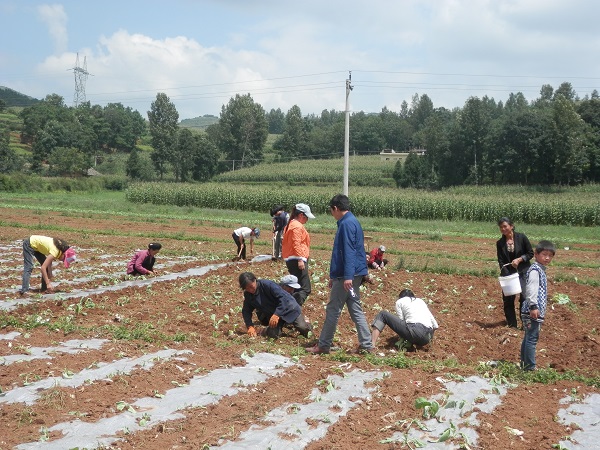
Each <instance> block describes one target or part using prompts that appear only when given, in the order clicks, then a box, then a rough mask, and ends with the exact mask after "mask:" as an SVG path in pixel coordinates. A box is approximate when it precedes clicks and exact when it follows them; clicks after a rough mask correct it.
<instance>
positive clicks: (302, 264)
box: [298, 259, 305, 270]
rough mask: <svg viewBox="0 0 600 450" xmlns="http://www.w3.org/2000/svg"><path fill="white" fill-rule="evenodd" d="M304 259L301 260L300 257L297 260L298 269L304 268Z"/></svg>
mask: <svg viewBox="0 0 600 450" xmlns="http://www.w3.org/2000/svg"><path fill="white" fill-rule="evenodd" d="M304 267H305V266H304V261H302V260H301V259H299V260H298V269H300V270H304Z"/></svg>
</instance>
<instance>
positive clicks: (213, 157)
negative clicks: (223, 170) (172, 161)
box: [192, 134, 220, 181]
mask: <svg viewBox="0 0 600 450" xmlns="http://www.w3.org/2000/svg"><path fill="white" fill-rule="evenodd" d="M194 140H195V145H194V147H193V153H192V178H193V179H194V180H196V181H207V180H209V179H210V178H211V177H213V176H214V175H216V174H217V170H218V167H219V157H220V152H219V150H218V149H217V146H216V145H215V144H214V143H213V142H212V141H211V140H210V139H209V138H208V137H207V136H206V135H204V134H198V135H196V136H194Z"/></svg>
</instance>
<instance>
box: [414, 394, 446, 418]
mask: <svg viewBox="0 0 600 450" xmlns="http://www.w3.org/2000/svg"><path fill="white" fill-rule="evenodd" d="M415 408H417V409H422V410H423V418H425V419H431V418H433V417H435V416H436V414H437V413H438V411H439V410H440V404H439V403H438V402H437V401H435V400H427V399H426V398H425V397H419V398H417V399H416V400H415Z"/></svg>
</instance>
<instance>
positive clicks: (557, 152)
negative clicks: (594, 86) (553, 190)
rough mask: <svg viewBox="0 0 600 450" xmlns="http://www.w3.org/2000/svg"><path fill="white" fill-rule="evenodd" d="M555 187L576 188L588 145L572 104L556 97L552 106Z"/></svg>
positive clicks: (581, 123)
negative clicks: (566, 186) (560, 185)
mask: <svg viewBox="0 0 600 450" xmlns="http://www.w3.org/2000/svg"><path fill="white" fill-rule="evenodd" d="M553 120H554V129H553V147H554V149H553V150H554V152H553V153H554V173H553V175H554V179H553V181H554V183H557V184H579V183H581V182H582V181H583V173H584V172H585V171H586V170H587V165H588V163H589V161H588V159H587V155H586V146H587V145H589V142H588V135H587V134H586V129H587V128H586V127H585V122H584V121H583V120H582V119H581V117H580V116H579V114H577V112H576V111H575V108H574V104H573V102H571V101H570V100H569V99H567V98H566V97H563V96H562V95H560V94H559V95H558V96H557V97H556V98H555V100H554V103H553Z"/></svg>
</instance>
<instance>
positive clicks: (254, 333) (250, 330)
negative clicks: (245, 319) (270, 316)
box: [248, 327, 256, 337]
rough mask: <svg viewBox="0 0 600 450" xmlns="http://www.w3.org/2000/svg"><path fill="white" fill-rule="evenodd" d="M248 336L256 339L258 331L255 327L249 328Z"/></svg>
mask: <svg viewBox="0 0 600 450" xmlns="http://www.w3.org/2000/svg"><path fill="white" fill-rule="evenodd" d="M248 336H250V337H256V329H255V328H254V327H248Z"/></svg>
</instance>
